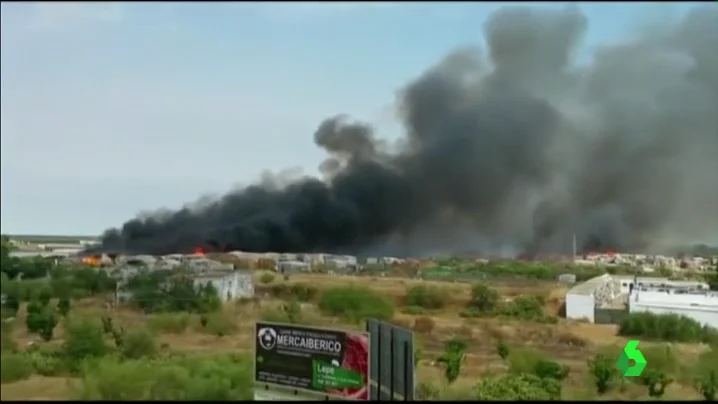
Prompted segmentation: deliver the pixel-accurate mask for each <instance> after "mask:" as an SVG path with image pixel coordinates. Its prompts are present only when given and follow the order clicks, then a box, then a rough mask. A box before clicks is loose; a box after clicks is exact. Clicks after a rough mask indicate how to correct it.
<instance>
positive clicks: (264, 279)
mask: <svg viewBox="0 0 718 404" xmlns="http://www.w3.org/2000/svg"><path fill="white" fill-rule="evenodd" d="M259 281H260V282H261V283H272V282H274V275H272V274H270V273H268V272H265V273H263V274H262V276H260V277H259Z"/></svg>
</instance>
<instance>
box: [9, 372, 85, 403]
mask: <svg viewBox="0 0 718 404" xmlns="http://www.w3.org/2000/svg"><path fill="white" fill-rule="evenodd" d="M74 382H75V379H71V378H64V377H43V376H32V377H30V378H29V379H26V380H20V381H17V382H13V383H6V384H3V385H2V388H0V399H1V400H2V401H42V400H72V399H73V398H74V395H75V392H74V389H73V383H74Z"/></svg>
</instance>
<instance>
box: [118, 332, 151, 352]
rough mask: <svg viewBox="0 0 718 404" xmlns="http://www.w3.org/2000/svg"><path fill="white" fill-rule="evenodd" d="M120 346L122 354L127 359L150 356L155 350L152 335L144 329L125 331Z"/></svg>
mask: <svg viewBox="0 0 718 404" xmlns="http://www.w3.org/2000/svg"><path fill="white" fill-rule="evenodd" d="M120 348H121V353H122V356H124V357H125V358H129V359H139V358H143V357H152V356H154V355H155V353H156V352H157V344H156V343H155V338H154V336H153V335H152V334H151V333H150V332H149V331H148V330H144V329H140V330H136V331H130V332H127V333H126V334H125V335H124V337H123V341H122V346H121V347H120Z"/></svg>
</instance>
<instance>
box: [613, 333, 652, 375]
mask: <svg viewBox="0 0 718 404" xmlns="http://www.w3.org/2000/svg"><path fill="white" fill-rule="evenodd" d="M639 343H640V341H637V340H631V341H628V343H627V344H626V346H625V347H624V348H623V353H622V354H621V356H620V357H619V358H618V362H616V364H617V365H618V368H619V369H621V373H623V375H624V376H627V377H635V376H640V375H641V373H643V369H645V368H646V364H647V362H646V358H644V357H643V354H642V353H641V351H639V350H638V344H639ZM631 361H633V362H634V363H633V365H631Z"/></svg>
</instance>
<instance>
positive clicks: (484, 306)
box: [469, 284, 500, 313]
mask: <svg viewBox="0 0 718 404" xmlns="http://www.w3.org/2000/svg"><path fill="white" fill-rule="evenodd" d="M499 297H500V296H499V292H497V291H496V290H494V289H491V288H490V287H488V286H486V285H482V284H476V285H474V287H473V288H471V301H470V302H469V307H470V308H473V309H475V310H477V311H478V312H479V313H491V312H493V311H494V310H496V307H497V305H498V303H499Z"/></svg>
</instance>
